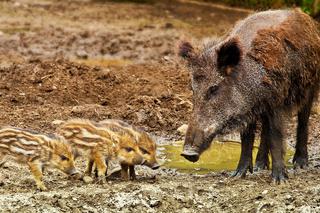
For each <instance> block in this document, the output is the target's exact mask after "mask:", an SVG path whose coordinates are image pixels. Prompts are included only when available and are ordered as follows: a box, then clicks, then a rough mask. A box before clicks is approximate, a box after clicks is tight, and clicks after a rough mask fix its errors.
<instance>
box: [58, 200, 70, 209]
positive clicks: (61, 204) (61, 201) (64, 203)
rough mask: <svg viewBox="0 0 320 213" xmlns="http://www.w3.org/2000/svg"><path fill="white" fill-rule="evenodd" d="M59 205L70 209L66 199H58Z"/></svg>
mask: <svg viewBox="0 0 320 213" xmlns="http://www.w3.org/2000/svg"><path fill="white" fill-rule="evenodd" d="M58 206H59V207H60V208H62V209H68V206H67V204H66V202H65V201H64V200H61V199H60V200H58Z"/></svg>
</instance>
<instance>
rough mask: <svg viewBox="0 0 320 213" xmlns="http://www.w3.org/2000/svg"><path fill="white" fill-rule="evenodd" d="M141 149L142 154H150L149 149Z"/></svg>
mask: <svg viewBox="0 0 320 213" xmlns="http://www.w3.org/2000/svg"><path fill="white" fill-rule="evenodd" d="M139 149H140V150H141V152H142V154H150V153H149V152H148V151H147V150H145V149H144V148H141V147H139Z"/></svg>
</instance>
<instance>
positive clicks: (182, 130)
mask: <svg viewBox="0 0 320 213" xmlns="http://www.w3.org/2000/svg"><path fill="white" fill-rule="evenodd" d="M187 129H188V125H187V124H183V125H181V126H180V127H179V128H178V129H177V131H178V132H179V134H180V135H185V134H186V133H187Z"/></svg>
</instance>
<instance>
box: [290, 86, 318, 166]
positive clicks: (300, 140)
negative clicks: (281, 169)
mask: <svg viewBox="0 0 320 213" xmlns="http://www.w3.org/2000/svg"><path fill="white" fill-rule="evenodd" d="M313 99H314V91H312V92H310V95H309V97H308V100H307V102H306V104H305V105H304V106H303V107H302V108H301V109H300V111H299V112H298V127H297V144H296V152H295V153H294V157H293V163H294V167H295V168H304V167H306V166H307V165H308V148H307V144H308V123H309V116H310V111H311V107H312V102H313Z"/></svg>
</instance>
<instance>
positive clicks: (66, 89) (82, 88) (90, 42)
mask: <svg viewBox="0 0 320 213" xmlns="http://www.w3.org/2000/svg"><path fill="white" fill-rule="evenodd" d="M247 14H248V12H247V11H243V10H233V9H232V8H225V7H220V6H219V7H216V6H215V5H211V4H204V5H202V4H195V3H191V2H188V1H181V2H174V3H173V1H159V2H158V1H157V3H154V4H133V3H112V2H107V3H99V2H95V3H93V2H88V1H54V0H41V1H35V0H20V1H1V2H0V111H1V114H0V125H1V126H4V125H11V126H19V127H25V128H29V129H35V130H38V131H42V132H53V131H54V129H55V126H54V125H53V124H52V122H53V121H54V120H57V119H58V120H64V119H68V118H74V117H80V118H89V119H93V120H102V119H105V118H118V119H123V120H126V121H128V122H130V123H132V124H135V125H137V126H139V127H141V128H144V129H145V130H146V131H148V132H150V133H152V134H154V135H156V136H158V137H160V139H161V140H163V138H177V137H179V136H178V135H177V133H176V129H177V128H178V127H179V126H181V125H182V124H184V123H187V121H188V117H189V114H190V111H191V108H192V104H191V91H190V86H189V77H188V72H187V71H186V70H185V69H184V67H183V66H181V61H179V59H177V58H176V57H175V47H176V45H177V43H178V41H179V40H181V39H185V38H188V39H190V40H195V39H200V40H201V39H205V38H206V37H215V36H219V35H222V34H223V33H224V32H226V31H227V30H228V29H229V28H230V27H231V26H232V25H233V24H234V23H235V22H236V21H237V20H239V19H241V18H243V17H245V16H246V15H247ZM314 111H315V113H314V114H313V115H312V119H311V128H310V133H311V136H310V146H309V150H310V159H311V160H310V161H311V166H310V168H308V169H307V170H303V171H290V181H289V183H288V184H286V185H282V186H274V185H270V183H269V181H270V179H269V171H267V172H262V173H260V174H253V175H249V176H248V178H247V179H245V180H242V179H241V180H234V179H229V178H227V177H228V174H227V173H226V172H220V173H210V174H208V175H202V176H200V175H196V174H180V173H177V172H176V171H174V170H169V169H165V168H162V169H160V170H158V171H149V170H146V169H145V168H140V170H139V172H140V176H139V179H138V180H137V181H133V182H121V181H110V182H109V183H107V184H104V185H100V184H87V185H85V184H83V183H82V182H80V181H76V182H74V181H71V180H67V179H66V178H65V176H64V175H61V174H59V172H56V171H55V170H48V171H47V172H46V174H45V182H46V184H47V185H48V187H49V188H50V191H49V192H35V187H34V183H33V181H32V178H31V175H30V174H29V172H28V170H27V169H26V167H24V166H20V165H17V164H11V163H9V164H8V165H7V164H6V166H5V167H4V168H1V170H2V171H3V172H2V175H1V176H0V179H1V180H0V185H1V187H0V192H1V196H0V209H1V210H2V211H19V212H44V211H45V212H57V211H66V212H69V211H73V212H100V211H106V212H108V211H111V212H118V211H119V210H121V211H124V212H129V211H135V212H141V211H143V212H145V211H148V212H154V211H161V212H166V211H167V212H172V211H177V212H178V211H179V212H195V211H198V212H208V211H210V212H216V211H225V212H230V211H231V212H239V211H242V210H243V211H252V212H255V211H262V210H265V211H309V210H310V211H314V212H316V211H320V205H319V203H320V196H319V195H320V185H319V174H320V170H319V165H320V163H319V162H320V160H319V138H320V135H319V134H320V133H319V132H320V131H319V130H320V122H319V117H320V116H319V113H320V110H319V111H318V112H317V110H314ZM289 126H290V128H289V131H288V132H289V135H288V141H289V145H291V146H293V145H294V143H293V141H294V140H293V138H294V134H292V133H291V132H293V129H294V125H293V123H292V122H290V125H289ZM81 166H82V167H83V164H81ZM17 168H18V169H17ZM154 175H157V177H156V178H153V176H154Z"/></svg>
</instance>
